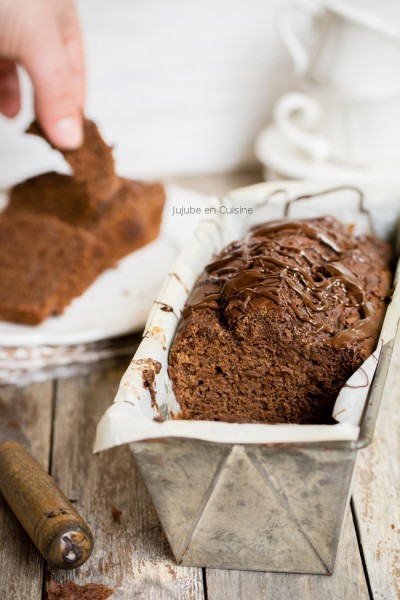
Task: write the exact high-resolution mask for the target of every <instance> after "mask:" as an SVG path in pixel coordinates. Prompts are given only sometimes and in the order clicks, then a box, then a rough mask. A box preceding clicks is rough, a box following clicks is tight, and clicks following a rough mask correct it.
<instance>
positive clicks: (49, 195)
mask: <svg viewBox="0 0 400 600" xmlns="http://www.w3.org/2000/svg"><path fill="white" fill-rule="evenodd" d="M29 132H30V133H35V134H37V135H41V136H42V131H41V129H40V127H39V126H38V124H37V123H33V124H32V125H31V127H30V128H29ZM63 155H64V157H65V158H66V160H67V161H68V162H69V163H70V165H71V166H72V168H73V170H74V172H73V175H72V176H70V175H61V174H59V173H54V172H51V173H44V174H43V175H39V176H37V177H33V178H31V179H28V180H27V181H24V182H23V183H21V184H19V185H17V186H15V187H14V188H13V189H12V190H11V193H10V199H9V204H8V206H7V208H6V209H5V211H4V212H3V214H2V216H1V217H0V218H1V228H0V255H1V256H2V261H3V262H2V265H3V267H2V268H3V271H4V273H7V272H9V273H10V277H13V278H14V282H15V284H14V286H13V287H14V289H15V290H19V291H18V293H14V292H13V291H12V288H11V289H9V290H3V296H1V297H0V298H1V301H0V319H3V320H12V321H16V322H20V323H29V324H36V323H39V322H40V321H41V320H43V319H45V318H46V317H47V316H49V315H50V314H59V313H60V312H62V310H63V308H64V307H65V306H66V305H67V304H68V303H69V302H70V301H71V300H72V298H74V297H75V296H77V295H79V294H81V293H82V292H83V291H84V290H85V289H86V288H87V286H88V285H89V284H90V283H92V281H93V280H94V278H95V277H96V276H97V275H98V274H99V273H100V272H101V271H102V270H104V269H106V268H108V267H111V266H113V265H114V264H115V262H116V261H117V260H119V259H120V258H122V257H123V256H125V255H127V254H129V253H130V252H132V251H133V250H136V249H138V248H140V247H141V246H144V245H145V244H148V243H149V242H151V241H152V240H154V239H155V238H156V237H157V235H158V233H159V229H160V224H161V218H162V211H163V207H164V202H165V192H164V188H163V187H162V186H161V185H160V184H158V183H154V184H145V183H141V182H136V181H130V180H128V179H124V178H122V177H119V176H117V175H116V174H115V172H114V160H113V157H112V151H111V148H110V147H109V146H107V145H106V144H105V143H104V142H103V140H102V139H101V137H100V135H99V132H98V130H97V127H96V125H95V124H94V123H93V122H91V121H88V120H85V121H84V142H83V145H82V147H81V148H80V149H78V150H74V151H64V152H63ZM45 226H46V227H47V228H48V231H45ZM41 231H43V236H42V238H41V237H40V232H41ZM58 234H60V235H59V236H58ZM24 239H25V240H26V241H25V242H24V243H23V240H24ZM13 240H14V241H15V243H16V250H15V253H16V256H17V257H18V260H17V262H16V267H15V272H14V273H13V270H12V265H13V255H12V253H11V249H12V247H13ZM36 240H38V241H36ZM47 244H49V245H52V248H51V249H50V248H49V249H48V250H46V247H47ZM74 244H75V245H74ZM85 245H86V248H85ZM68 248H75V250H74V252H72V254H71V256H72V257H74V258H73V261H72V262H68V260H67V256H66V255H65V253H66V252H68ZM77 248H79V252H80V254H79V256H78V254H76V253H77ZM89 257H91V261H92V264H89V262H90V261H89ZM42 259H43V260H42ZM17 265H19V266H17ZM40 265H42V266H40ZM58 269H61V272H59V271H58ZM63 272H65V274H66V281H65V284H64V285H63V286H62V285H61V279H62V277H63ZM51 273H53V277H54V285H50V283H51V282H50V278H51ZM27 278H28V279H29V278H30V279H32V280H33V279H35V284H34V285H32V287H31V289H30V290H29V293H28V289H26V282H27ZM57 286H58V287H57ZM3 287H4V285H3ZM46 290H48V295H47V296H46Z"/></svg>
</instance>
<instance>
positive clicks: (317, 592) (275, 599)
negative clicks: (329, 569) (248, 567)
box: [206, 510, 369, 600]
mask: <svg viewBox="0 0 400 600" xmlns="http://www.w3.org/2000/svg"><path fill="white" fill-rule="evenodd" d="M206 580H207V598H208V600H232V599H233V598H234V599H235V600H249V599H250V598H251V600H289V599H292V598H293V599H294V598H296V600H320V599H321V600H322V599H323V600H368V599H369V594H368V588H367V583H366V580H365V576H364V572H363V567H362V563H361V558H360V553H359V550H358V546H357V538H356V534H355V529H354V524H353V519H352V515H351V511H350V510H349V511H348V514H347V517H346V522H345V527H344V531H343V535H342V538H341V541H340V545H339V551H338V556H337V560H336V567H335V573H334V575H332V576H326V575H291V574H286V573H260V572H257V571H226V570H220V569H207V570H206Z"/></svg>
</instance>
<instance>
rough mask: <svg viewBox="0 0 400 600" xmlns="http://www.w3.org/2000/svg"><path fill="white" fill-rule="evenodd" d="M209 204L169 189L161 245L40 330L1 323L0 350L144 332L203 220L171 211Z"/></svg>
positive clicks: (129, 259)
mask: <svg viewBox="0 0 400 600" xmlns="http://www.w3.org/2000/svg"><path fill="white" fill-rule="evenodd" d="M207 200H208V197H207V196H205V195H203V194H200V193H198V192H194V191H192V190H185V189H183V188H179V187H174V186H171V187H168V188H167V202H166V205H165V208H164V214H163V222H162V226H161V232H160V235H159V237H158V239H157V240H155V241H154V242H152V243H151V244H148V245H147V246H145V247H144V248H141V249H140V250H137V251H135V252H133V253H132V254H130V255H128V256H126V257H125V258H124V259H122V260H121V261H119V263H118V264H117V266H116V267H115V268H113V269H108V270H107V271H106V272H105V273H103V274H102V275H101V276H100V277H98V278H97V280H96V281H95V282H94V283H93V284H92V285H91V286H90V287H89V288H88V289H87V290H86V292H85V293H84V294H83V295H82V296H80V297H79V298H76V299H75V300H73V301H72V303H71V304H70V305H69V306H68V307H67V309H66V310H65V312H64V313H63V314H62V315H61V316H59V317H50V318H48V319H46V321H44V322H43V323H41V324H40V325H35V326H31V325H17V324H14V323H9V322H5V321H0V346H10V347H18V346H38V345H44V344H47V345H61V344H81V343H86V342H93V341H97V340H101V339H105V338H108V337H113V336H117V335H121V334H124V333H128V332H131V331H135V330H138V329H142V328H143V326H144V324H145V322H146V318H147V315H148V312H149V310H150V307H151V304H152V302H153V300H154V298H155V296H156V294H157V291H158V289H159V287H160V285H161V283H162V281H163V280H164V278H165V276H166V275H167V274H168V269H169V267H170V266H171V264H172V262H173V260H174V258H175V256H176V255H177V254H178V252H179V250H180V249H181V247H182V246H183V245H184V244H185V242H186V241H187V240H188V238H189V237H190V235H191V233H192V231H193V229H194V228H195V227H196V225H197V223H198V221H199V220H200V218H201V214H192V215H184V216H172V206H173V205H175V206H181V205H182V204H185V205H190V206H192V207H194V208H197V207H199V208H201V207H203V206H204V205H205V202H206V201H207ZM0 206H1V198H0ZM200 212H202V211H200Z"/></svg>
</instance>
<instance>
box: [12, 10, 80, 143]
mask: <svg viewBox="0 0 400 600" xmlns="http://www.w3.org/2000/svg"><path fill="white" fill-rule="evenodd" d="M43 32H45V33H43ZM31 35H32V38H31V39H30V40H29V43H28V44H27V45H26V46H25V48H26V51H25V53H24V54H23V55H22V56H21V62H22V63H23V65H24V66H25V68H26V70H27V72H28V74H29V76H30V78H31V80H32V83H33V86H34V90H35V111H36V115H37V118H38V120H39V122H40V124H41V126H42V129H43V130H44V132H45V134H46V136H47V138H48V139H49V141H50V142H51V143H52V144H53V145H54V146H55V147H57V148H60V149H74V148H78V147H79V146H80V145H81V143H82V115H81V109H80V106H79V99H78V98H76V97H75V95H76V92H75V90H76V86H75V84H74V80H73V75H72V73H71V70H70V67H69V63H68V58H67V54H66V52H65V48H64V46H63V44H62V41H61V36H60V32H59V30H58V28H57V25H56V22H55V19H54V21H53V20H52V19H51V18H49V17H46V19H45V23H43V22H42V23H41V27H40V30H34V31H32V32H31Z"/></svg>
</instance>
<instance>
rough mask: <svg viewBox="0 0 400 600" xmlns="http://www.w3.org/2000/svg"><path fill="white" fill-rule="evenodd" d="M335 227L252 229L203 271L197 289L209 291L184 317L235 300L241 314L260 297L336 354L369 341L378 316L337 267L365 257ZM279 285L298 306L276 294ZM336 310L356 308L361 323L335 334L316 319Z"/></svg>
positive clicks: (285, 224)
mask: <svg viewBox="0 0 400 600" xmlns="http://www.w3.org/2000/svg"><path fill="white" fill-rule="evenodd" d="M334 223H335V220H334V219H333V218H330V217H325V218H323V219H315V220H313V221H301V220H281V221H273V222H269V223H266V224H263V225H259V226H257V227H254V228H253V229H252V230H251V231H250V233H249V234H248V235H247V237H246V238H245V239H244V240H243V241H239V242H234V243H232V244H230V245H229V246H227V247H226V248H225V249H224V250H223V251H222V252H221V253H220V254H219V255H218V256H217V257H216V258H215V259H214V260H213V261H212V262H211V263H210V264H209V265H208V266H207V267H206V273H207V274H208V277H206V278H204V279H202V280H200V282H199V284H200V285H201V286H206V287H207V288H210V289H209V291H204V297H203V298H202V299H201V300H199V301H197V302H195V303H193V304H192V303H190V302H189V303H188V304H187V305H186V307H185V309H184V311H183V317H187V316H188V314H189V313H190V312H192V311H195V310H201V309H214V310H220V309H221V308H223V309H226V308H227V306H228V305H229V304H230V303H231V302H234V301H238V300H239V301H241V309H242V310H243V311H245V310H247V309H248V307H249V304H250V303H251V302H252V299H254V298H257V297H265V298H268V299H269V300H272V301H273V302H275V303H276V304H279V305H281V306H287V308H289V309H290V310H291V311H292V312H293V313H294V315H295V316H296V318H297V319H299V320H301V321H305V322H307V323H309V324H311V325H312V326H313V328H314V329H315V331H317V332H319V331H323V332H325V333H326V334H327V337H326V340H325V341H326V343H328V344H331V345H332V346H333V347H335V348H337V349H339V348H341V347H343V346H346V345H349V344H352V343H354V342H355V341H359V340H362V339H365V338H368V337H370V336H371V335H372V334H373V332H374V331H376V327H377V318H378V314H377V311H376V310H375V309H374V306H373V305H372V304H371V303H370V302H368V300H367V299H366V296H365V290H364V286H363V283H362V281H360V280H359V279H358V278H357V276H356V275H355V274H354V273H353V272H351V271H350V270H349V269H348V268H347V267H346V266H345V265H344V264H342V263H341V262H340V261H341V260H342V259H343V258H344V257H348V255H349V253H351V254H352V256H353V259H354V262H355V263H357V262H365V256H364V255H363V254H362V253H360V252H359V250H358V249H357V239H356V238H353V237H352V236H350V235H349V234H348V233H347V232H346V231H345V230H344V229H341V228H337V227H332V225H333V224H334ZM327 226H328V229H329V233H327ZM329 226H330V228H329ZM293 232H294V233H295V234H297V236H296V237H297V240H296V239H294V237H293V235H292V234H293ZM299 234H301V235H299ZM288 236H289V237H288ZM290 238H291V239H290ZM310 240H314V241H316V242H318V244H317V245H315V244H314V246H313V256H311V255H309V242H310ZM326 250H328V251H330V252H329V253H327V252H326ZM315 253H317V255H318V256H317V260H316V257H315ZM332 253H333V254H334V259H333V258H332ZM283 282H285V283H286V285H287V286H289V287H290V288H291V289H292V290H293V291H294V292H295V295H296V296H297V298H298V299H299V300H300V302H296V301H294V300H293V299H292V298H290V297H289V298H288V297H287V296H283V295H282V294H281V293H280V290H281V289H282V283H283ZM335 304H343V305H344V306H347V307H355V308H357V309H358V311H359V313H360V318H359V319H357V320H356V321H354V322H353V323H351V324H350V325H349V326H348V327H346V328H345V329H343V330H341V331H338V330H337V328H335V327H334V326H332V325H331V324H329V323H326V322H324V321H323V320H321V319H319V318H318V315H319V313H323V312H326V311H329V310H330V309H331V308H332V306H333V305H335Z"/></svg>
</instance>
